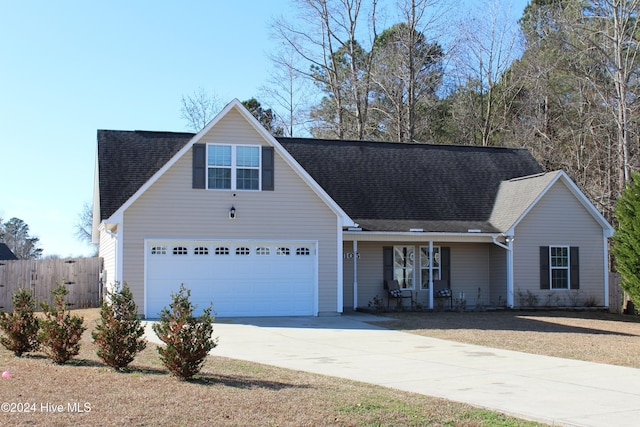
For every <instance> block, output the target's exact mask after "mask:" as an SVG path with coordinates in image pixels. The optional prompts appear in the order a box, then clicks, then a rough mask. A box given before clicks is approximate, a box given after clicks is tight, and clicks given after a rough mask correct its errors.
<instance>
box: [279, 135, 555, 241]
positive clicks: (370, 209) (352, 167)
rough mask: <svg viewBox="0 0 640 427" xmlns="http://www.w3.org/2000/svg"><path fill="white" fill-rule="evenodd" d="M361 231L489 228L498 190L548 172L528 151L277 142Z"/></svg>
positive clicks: (290, 139)
mask: <svg viewBox="0 0 640 427" xmlns="http://www.w3.org/2000/svg"><path fill="white" fill-rule="evenodd" d="M278 141H280V143H281V144H282V145H283V146H284V147H285V148H286V149H287V150H288V151H289V152H290V153H291V154H292V155H293V157H295V159H296V160H297V161H298V162H299V163H300V164H301V165H302V167H304V168H305V170H307V171H308V172H309V174H310V175H311V176H312V177H313V178H314V179H315V180H316V181H317V182H318V183H319V184H320V186H322V188H323V189H324V190H325V191H326V192H327V193H328V194H329V195H330V196H331V197H332V198H333V199H334V200H335V201H336V202H337V203H338V204H339V205H340V206H342V208H343V209H344V210H345V211H346V212H347V214H348V215H349V216H350V217H351V218H353V219H354V220H355V221H356V222H358V223H360V224H361V226H363V228H368V229H371V230H378V229H385V230H389V229H390V227H392V229H396V228H398V230H396V231H400V230H402V229H403V230H404V231H408V229H409V228H413V227H419V228H423V229H424V230H425V231H452V232H453V231H455V232H466V231H467V230H468V229H470V228H471V229H477V228H480V229H481V231H486V232H495V231H496V230H495V228H494V227H493V226H491V224H490V223H489V219H490V217H491V213H492V210H493V206H494V203H495V198H496V195H497V193H498V188H499V187H500V183H501V182H502V181H505V180H509V179H511V178H514V177H519V176H525V175H531V174H536V173H540V172H542V169H541V167H540V165H538V163H537V162H536V161H535V159H534V158H533V156H531V154H530V153H529V152H528V151H527V150H524V149H513V148H493V147H478V146H446V145H430V144H405V143H384V142H366V141H330V140H312V139H300V138H278Z"/></svg>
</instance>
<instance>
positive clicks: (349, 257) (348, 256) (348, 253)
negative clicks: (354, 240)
mask: <svg viewBox="0 0 640 427" xmlns="http://www.w3.org/2000/svg"><path fill="white" fill-rule="evenodd" d="M355 257H356V259H360V252H356V256H355ZM344 258H345V259H353V252H345V253H344Z"/></svg>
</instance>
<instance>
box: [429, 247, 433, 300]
mask: <svg viewBox="0 0 640 427" xmlns="http://www.w3.org/2000/svg"><path fill="white" fill-rule="evenodd" d="M429 309H430V310H433V241H431V240H429Z"/></svg>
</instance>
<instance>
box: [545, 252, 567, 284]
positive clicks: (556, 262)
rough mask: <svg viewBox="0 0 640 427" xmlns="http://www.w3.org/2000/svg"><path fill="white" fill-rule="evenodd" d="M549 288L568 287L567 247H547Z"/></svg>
mask: <svg viewBox="0 0 640 427" xmlns="http://www.w3.org/2000/svg"><path fill="white" fill-rule="evenodd" d="M549 257H550V259H549V261H550V262H549V269H550V273H551V289H569V248H568V247H566V246H550V247H549Z"/></svg>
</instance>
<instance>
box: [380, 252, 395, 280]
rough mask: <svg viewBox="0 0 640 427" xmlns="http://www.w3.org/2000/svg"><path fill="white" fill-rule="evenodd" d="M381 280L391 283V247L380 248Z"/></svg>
mask: <svg viewBox="0 0 640 427" xmlns="http://www.w3.org/2000/svg"><path fill="white" fill-rule="evenodd" d="M382 278H383V280H385V281H386V282H387V283H391V281H392V280H393V279H394V277H393V246H383V247H382Z"/></svg>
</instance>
